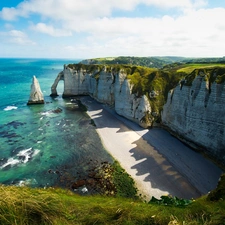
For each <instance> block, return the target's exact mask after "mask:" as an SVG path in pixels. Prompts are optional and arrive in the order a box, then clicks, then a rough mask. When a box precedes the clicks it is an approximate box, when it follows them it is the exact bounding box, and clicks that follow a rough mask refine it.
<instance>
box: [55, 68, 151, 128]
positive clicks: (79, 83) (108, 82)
mask: <svg viewBox="0 0 225 225" xmlns="http://www.w3.org/2000/svg"><path fill="white" fill-rule="evenodd" d="M96 74H97V77H98V78H96V77H94V76H96ZM59 76H60V78H59ZM126 76H127V75H126V73H125V72H124V71H123V70H121V71H119V72H118V73H116V72H111V71H107V70H106V68H104V69H103V70H102V71H95V72H93V73H92V74H91V73H90V74H88V73H87V72H86V71H84V70H82V69H81V70H80V71H77V70H74V69H71V68H69V67H67V66H64V70H63V71H62V74H61V75H60V74H59V75H58V77H57V78H56V80H55V82H54V84H53V86H52V95H53V93H57V91H56V87H57V84H58V82H59V80H60V79H62V78H63V80H64V93H63V96H64V97H70V96H75V95H90V96H91V97H93V98H95V99H96V100H97V101H99V102H101V103H106V104H109V105H114V106H115V111H116V112H117V113H118V114H119V115H122V116H124V117H126V118H128V119H130V120H133V121H135V122H137V123H138V124H140V125H141V126H143V127H149V126H151V121H150V120H148V119H146V118H147V117H148V116H149V115H150V113H151V107H150V104H149V101H148V98H147V97H146V96H141V97H137V96H136V95H135V94H132V93H131V90H132V85H131V84H130V82H129V80H127V79H126Z"/></svg>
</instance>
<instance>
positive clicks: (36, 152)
mask: <svg viewBox="0 0 225 225" xmlns="http://www.w3.org/2000/svg"><path fill="white" fill-rule="evenodd" d="M41 142H42V141H41ZM39 152H40V150H39V149H34V152H33V154H32V157H34V156H35V155H37V154H38V153H39Z"/></svg>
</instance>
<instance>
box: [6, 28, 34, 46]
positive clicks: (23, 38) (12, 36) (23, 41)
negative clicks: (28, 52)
mask: <svg viewBox="0 0 225 225" xmlns="http://www.w3.org/2000/svg"><path fill="white" fill-rule="evenodd" d="M4 34H5V36H6V35H7V37H8V38H7V41H8V42H10V43H14V44H18V45H35V42H33V41H31V40H30V39H29V38H28V37H27V35H26V34H25V33H24V32H22V31H20V30H10V31H9V32H7V33H4Z"/></svg>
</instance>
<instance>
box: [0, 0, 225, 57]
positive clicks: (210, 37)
mask: <svg viewBox="0 0 225 225" xmlns="http://www.w3.org/2000/svg"><path fill="white" fill-rule="evenodd" d="M224 21H225V1H221V0H170V1H168V0H112V1H105V0H54V1H53V0H26V1H22V0H1V1H0V57H32V58H74V59H76V58H78V59H83V58H95V57H107V56H168V55H170V56H185V57H222V56H224V55H225V43H224V40H225V23H224Z"/></svg>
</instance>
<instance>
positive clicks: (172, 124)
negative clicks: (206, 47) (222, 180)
mask: <svg viewBox="0 0 225 225" xmlns="http://www.w3.org/2000/svg"><path fill="white" fill-rule="evenodd" d="M224 112H225V84H224V83H223V84H216V83H215V82H214V83H213V84H212V85H211V87H210V85H209V82H208V81H206V80H205V79H204V76H202V75H199V76H197V77H196V78H195V79H194V81H193V82H192V86H185V85H184V86H177V87H176V88H175V89H174V90H171V91H170V93H169V94H168V98H167V103H166V104H165V105H164V107H163V111H162V114H161V115H162V123H163V124H164V125H165V126H167V127H168V128H169V129H170V130H172V131H173V132H174V133H175V134H176V135H177V136H179V137H181V138H182V139H183V140H184V141H185V140H186V141H188V143H189V144H190V143H194V144H195V145H194V147H196V148H198V149H201V150H203V151H204V152H206V153H208V154H209V155H211V156H213V157H214V158H215V159H217V160H218V161H220V162H222V163H224V164H225V117H224Z"/></svg>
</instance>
